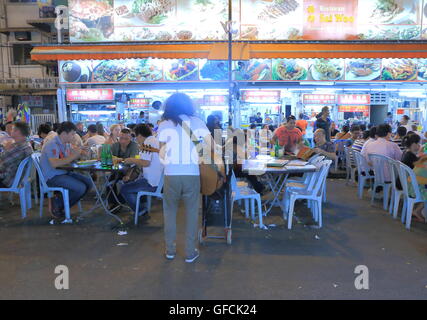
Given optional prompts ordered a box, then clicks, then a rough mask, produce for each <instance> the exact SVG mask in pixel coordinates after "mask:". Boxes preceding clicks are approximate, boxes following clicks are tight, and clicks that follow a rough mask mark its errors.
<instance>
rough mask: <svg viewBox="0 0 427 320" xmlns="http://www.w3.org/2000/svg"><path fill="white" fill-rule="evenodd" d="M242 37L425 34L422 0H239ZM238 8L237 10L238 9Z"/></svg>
mask: <svg viewBox="0 0 427 320" xmlns="http://www.w3.org/2000/svg"><path fill="white" fill-rule="evenodd" d="M239 2H240V6H239V7H238V8H237V7H236V6H234V8H233V17H240V39H242V40H423V39H425V38H426V37H427V29H426V22H425V21H426V18H427V10H426V9H425V6H426V3H425V1H424V2H423V0H240V1H239ZM236 11H237V12H236Z"/></svg>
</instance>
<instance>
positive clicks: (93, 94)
mask: <svg viewBox="0 0 427 320" xmlns="http://www.w3.org/2000/svg"><path fill="white" fill-rule="evenodd" d="M108 100H114V92H113V89H67V101H70V102H79V101H108Z"/></svg>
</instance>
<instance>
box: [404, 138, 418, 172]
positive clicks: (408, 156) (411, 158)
mask: <svg viewBox="0 0 427 320" xmlns="http://www.w3.org/2000/svg"><path fill="white" fill-rule="evenodd" d="M420 141H421V138H420V136H419V135H417V134H409V135H407V136H405V137H403V139H402V147H404V148H405V152H404V153H403V155H402V162H403V163H404V164H406V165H407V166H408V167H409V168H411V169H414V163H415V162H417V161H418V160H420V158H419V157H418V156H417V154H418V152H419V151H420V149H421V145H420Z"/></svg>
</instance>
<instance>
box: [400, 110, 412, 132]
mask: <svg viewBox="0 0 427 320" xmlns="http://www.w3.org/2000/svg"><path fill="white" fill-rule="evenodd" d="M409 120H411V118H409V117H408V116H407V115H406V114H405V115H403V116H402V119H401V120H400V125H401V126H402V127H405V128H406V131H407V132H409V131H412V125H411V123H409Z"/></svg>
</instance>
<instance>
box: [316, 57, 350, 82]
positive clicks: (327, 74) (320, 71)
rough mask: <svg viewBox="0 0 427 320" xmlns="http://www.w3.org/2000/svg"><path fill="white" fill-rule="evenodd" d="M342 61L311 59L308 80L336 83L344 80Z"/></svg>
mask: <svg viewBox="0 0 427 320" xmlns="http://www.w3.org/2000/svg"><path fill="white" fill-rule="evenodd" d="M344 62H345V61H344V59H312V60H310V67H309V72H308V80H316V81H338V80H343V78H344V73H345V72H344V71H345V69H344Z"/></svg>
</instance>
